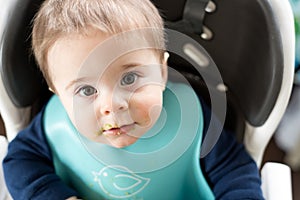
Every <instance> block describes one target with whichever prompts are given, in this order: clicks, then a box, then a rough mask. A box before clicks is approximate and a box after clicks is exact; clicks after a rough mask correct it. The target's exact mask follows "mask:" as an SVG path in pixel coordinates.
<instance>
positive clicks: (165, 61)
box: [162, 52, 170, 85]
mask: <svg viewBox="0 0 300 200" xmlns="http://www.w3.org/2000/svg"><path fill="white" fill-rule="evenodd" d="M169 57H170V54H169V53H168V52H164V57H163V61H162V78H163V84H164V85H166V84H167V81H168V59H169Z"/></svg>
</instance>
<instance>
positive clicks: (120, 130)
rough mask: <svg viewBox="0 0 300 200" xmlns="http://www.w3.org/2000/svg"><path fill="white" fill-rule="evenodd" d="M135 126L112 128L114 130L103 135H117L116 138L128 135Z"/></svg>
mask: <svg viewBox="0 0 300 200" xmlns="http://www.w3.org/2000/svg"><path fill="white" fill-rule="evenodd" d="M133 126H134V123H132V124H128V125H124V126H121V127H120V128H112V129H109V130H105V131H103V134H104V135H115V136H118V135H122V134H126V133H128V132H129V131H130V130H132V129H133Z"/></svg>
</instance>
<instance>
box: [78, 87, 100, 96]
mask: <svg viewBox="0 0 300 200" xmlns="http://www.w3.org/2000/svg"><path fill="white" fill-rule="evenodd" d="M96 93H97V90H96V89H95V88H94V87H92V86H89V85H87V86H84V87H82V88H80V90H79V95H81V96H86V97H89V96H92V95H94V94H96Z"/></svg>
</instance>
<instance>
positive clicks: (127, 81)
mask: <svg viewBox="0 0 300 200" xmlns="http://www.w3.org/2000/svg"><path fill="white" fill-rule="evenodd" d="M137 76H138V75H137V74H135V73H128V74H126V75H125V76H124V77H123V78H122V80H121V85H131V84H133V83H134V82H135V81H136V79H137Z"/></svg>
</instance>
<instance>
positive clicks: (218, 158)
mask: <svg viewBox="0 0 300 200" xmlns="http://www.w3.org/2000/svg"><path fill="white" fill-rule="evenodd" d="M203 114H204V133H205V131H206V130H207V128H208V125H209V119H210V114H211V113H210V110H209V109H208V108H207V107H205V106H203ZM42 118H43V111H41V112H40V113H39V114H38V115H37V116H36V117H35V118H34V120H33V121H32V122H31V124H30V125H29V126H28V127H27V128H26V129H24V130H23V131H21V132H20V133H19V134H18V135H17V136H16V138H15V139H14V140H13V141H12V142H11V143H10V144H9V148H8V154H7V156H6V158H5V159H4V161H3V169H4V175H5V180H6V183H7V187H8V189H9V191H10V193H11V195H12V197H13V198H14V199H17V200H23V199H24V200H27V199H32V200H34V199H36V200H45V199H51V200H52V199H55V200H60V199H66V198H68V197H71V196H79V195H78V194H77V192H76V191H75V190H74V189H72V188H70V187H69V186H67V185H66V184H64V183H63V182H62V180H61V179H60V178H59V177H58V176H57V175H56V174H55V169H54V165H53V161H52V156H51V150H50V148H49V145H48V143H47V140H46V138H45V134H44V130H43V125H42V121H43V120H42ZM213 120H216V119H215V118H213ZM200 164H201V167H202V171H203V174H204V176H205V178H206V180H207V182H208V184H209V185H210V187H211V189H212V191H213V193H214V195H215V197H216V199H229V200H235V199H263V197H262V191H261V188H260V186H261V179H260V175H259V170H258V168H257V166H256V163H255V162H254V161H253V159H252V158H251V157H250V156H249V154H248V153H247V152H246V150H245V148H244V146H243V145H242V144H239V143H238V142H237V141H236V139H235V137H234V136H233V135H232V134H231V133H229V132H226V131H223V132H222V134H221V136H220V138H219V140H218V142H217V143H216V145H215V146H214V147H213V149H212V151H211V152H210V153H209V154H208V155H207V156H205V157H204V158H201V159H200ZM154 198H155V197H154Z"/></svg>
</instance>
